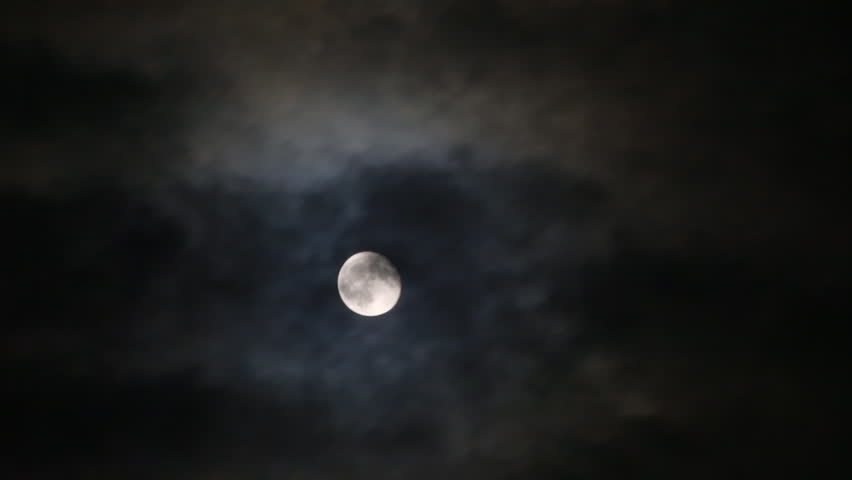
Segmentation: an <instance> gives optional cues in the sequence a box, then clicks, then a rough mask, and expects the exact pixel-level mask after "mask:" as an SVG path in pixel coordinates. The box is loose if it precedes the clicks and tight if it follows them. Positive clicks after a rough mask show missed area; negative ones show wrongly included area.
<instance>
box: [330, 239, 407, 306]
mask: <svg viewBox="0 0 852 480" xmlns="http://www.w3.org/2000/svg"><path fill="white" fill-rule="evenodd" d="M337 290H338V291H339V292H340V298H341V300H343V303H344V304H345V305H346V306H347V307H349V309H350V310H352V311H353V312H355V313H357V314H358V315H363V316H366V317H375V316H377V315H382V314H384V313H387V312H388V311H390V309H392V308H393V307H394V305H396V302H397V301H398V300H399V295H400V293H401V292H402V284H401V282H400V279H399V273H398V272H397V270H396V267H394V266H393V264H392V263H391V262H390V260H388V259H387V258H386V257H385V256H384V255H381V254H378V253H376V252H359V253H356V254H355V255H352V256H351V257H349V259H348V260H346V262H344V263H343V266H342V267H340V273H339V274H338V275H337Z"/></svg>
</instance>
